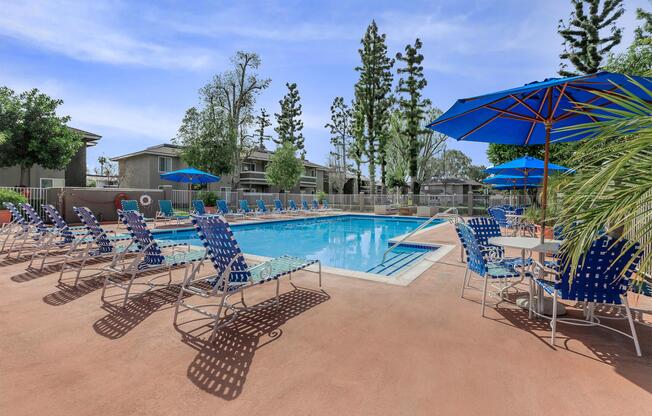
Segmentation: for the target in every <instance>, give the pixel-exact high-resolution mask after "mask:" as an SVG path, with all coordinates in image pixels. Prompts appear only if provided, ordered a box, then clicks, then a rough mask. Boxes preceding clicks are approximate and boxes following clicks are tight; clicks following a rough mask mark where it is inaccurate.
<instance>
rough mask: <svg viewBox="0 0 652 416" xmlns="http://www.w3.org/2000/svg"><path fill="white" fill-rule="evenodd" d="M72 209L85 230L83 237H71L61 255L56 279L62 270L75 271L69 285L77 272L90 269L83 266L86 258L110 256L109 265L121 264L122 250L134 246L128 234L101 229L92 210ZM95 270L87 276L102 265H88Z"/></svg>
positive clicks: (123, 254) (86, 261)
mask: <svg viewBox="0 0 652 416" xmlns="http://www.w3.org/2000/svg"><path fill="white" fill-rule="evenodd" d="M72 209H73V211H75V214H77V216H78V217H79V220H80V221H81V223H82V224H83V225H84V227H85V228H86V230H87V231H88V237H87V238H85V239H76V240H74V241H73V243H72V245H73V247H72V248H71V250H69V251H68V252H67V253H66V254H65V255H64V256H63V264H62V265H61V271H60V273H59V282H60V283H61V282H62V281H63V276H64V274H65V273H69V272H75V273H76V275H75V280H74V282H73V284H72V285H73V286H77V284H78V283H79V280H80V277H81V272H82V270H85V269H91V268H89V267H88V266H87V263H88V261H89V260H101V259H104V260H108V259H110V260H111V264H110V266H109V268H114V269H115V268H116V267H117V266H118V265H122V264H123V262H122V259H123V258H124V256H125V254H127V253H133V252H135V251H136V250H137V247H136V245H135V244H134V243H133V239H132V237H131V235H130V234H116V233H115V232H113V231H105V230H104V229H103V228H102V226H101V225H100V223H99V221H98V220H97V218H96V217H95V215H93V212H92V211H91V210H90V209H88V208H86V207H73V208H72ZM92 269H93V270H95V271H96V273H93V274H92V275H90V276H85V278H88V277H97V276H99V275H100V274H101V273H103V272H104V271H105V267H99V268H92Z"/></svg>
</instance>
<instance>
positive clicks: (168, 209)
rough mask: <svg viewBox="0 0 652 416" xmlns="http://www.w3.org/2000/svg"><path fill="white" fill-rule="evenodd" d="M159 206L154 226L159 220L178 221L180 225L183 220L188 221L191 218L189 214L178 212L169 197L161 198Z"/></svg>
mask: <svg viewBox="0 0 652 416" xmlns="http://www.w3.org/2000/svg"><path fill="white" fill-rule="evenodd" d="M158 208H159V210H158V211H157V212H156V216H155V218H154V226H156V221H157V220H165V221H176V222H177V225H179V224H181V222H183V221H186V220H188V219H189V218H190V216H189V215H185V214H178V213H176V212H175V210H174V207H173V206H172V201H170V200H169V199H160V200H159V201H158Z"/></svg>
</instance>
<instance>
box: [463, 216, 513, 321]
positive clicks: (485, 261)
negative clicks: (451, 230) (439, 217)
mask: <svg viewBox="0 0 652 416" xmlns="http://www.w3.org/2000/svg"><path fill="white" fill-rule="evenodd" d="M455 229H456V230H457V235H458V237H459V239H460V243H461V244H462V246H463V247H464V251H465V253H466V271H465V272H464V281H463V282H462V295H461V296H462V297H464V290H465V289H466V287H467V282H470V279H471V276H470V273H469V272H471V273H475V274H477V275H478V276H479V277H480V278H482V279H483V280H484V283H483V289H482V316H484V311H485V304H486V299H487V284H488V282H489V280H492V281H493V280H498V281H500V282H501V283H503V284H506V283H507V282H508V281H510V280H512V279H517V278H520V277H521V274H520V273H519V272H518V271H516V270H515V269H514V268H513V267H512V266H510V265H508V264H505V263H502V262H494V261H492V260H491V258H493V257H494V256H492V255H489V254H488V251H487V250H484V249H483V247H482V246H481V245H480V243H479V241H478V238H477V237H476V235H475V233H474V232H473V229H472V228H471V227H469V226H468V225H466V224H463V223H459V224H456V225H455Z"/></svg>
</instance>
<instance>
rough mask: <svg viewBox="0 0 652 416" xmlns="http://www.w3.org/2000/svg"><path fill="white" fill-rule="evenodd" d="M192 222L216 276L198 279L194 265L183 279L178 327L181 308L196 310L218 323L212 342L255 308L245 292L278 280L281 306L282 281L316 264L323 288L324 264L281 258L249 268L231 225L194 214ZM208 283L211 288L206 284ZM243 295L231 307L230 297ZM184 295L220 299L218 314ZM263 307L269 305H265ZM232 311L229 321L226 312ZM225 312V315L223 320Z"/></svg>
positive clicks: (175, 322) (277, 288)
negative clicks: (280, 281)
mask: <svg viewBox="0 0 652 416" xmlns="http://www.w3.org/2000/svg"><path fill="white" fill-rule="evenodd" d="M192 222H193V224H194V226H195V230H196V231H197V235H198V236H199V238H200V240H201V241H202V243H203V245H204V247H205V248H206V253H207V256H208V258H209V259H210V261H211V263H212V264H213V267H214V268H215V271H216V274H210V275H208V276H205V277H199V276H198V269H199V267H198V266H197V265H196V266H193V270H192V272H191V273H190V274H189V275H188V277H187V278H186V279H184V282H183V285H182V286H181V291H180V292H179V298H178V300H177V304H176V309H175V313H174V324H175V326H176V324H177V316H178V314H179V312H180V309H181V308H184V309H186V310H187V309H190V310H194V311H196V312H199V313H201V314H203V315H205V316H209V317H211V318H213V319H214V320H215V325H214V327H213V333H212V335H211V339H214V337H215V334H216V333H217V331H218V329H219V328H222V327H223V326H225V325H227V324H228V323H230V322H231V321H233V320H234V319H235V318H236V317H237V314H238V312H239V311H242V310H246V309H254V308H252V307H247V305H246V304H245V302H244V290H245V289H247V288H249V287H252V286H256V285H259V284H263V283H267V282H273V281H276V300H275V302H274V304H275V305H276V306H277V307H278V304H279V278H281V277H283V276H288V278H291V274H292V273H293V272H296V271H299V270H304V269H306V268H308V267H309V266H312V265H317V271H314V270H310V271H313V272H315V273H318V275H319V287H321V263H320V262H319V260H307V259H303V258H298V257H292V256H281V257H278V258H275V259H272V260H268V261H266V262H264V263H261V264H258V265H255V266H253V267H249V265H247V262H246V261H245V258H244V255H243V254H242V251H241V250H240V247H239V246H238V242H237V241H236V239H235V237H234V236H233V232H232V231H231V227H229V223H228V222H226V221H225V220H224V219H223V218H221V217H219V216H200V215H193V216H192ZM206 283H208V285H206ZM235 294H240V299H241V300H240V302H238V303H234V304H231V303H229V302H228V298H229V297H230V296H232V295H235ZM184 295H198V296H200V297H202V298H209V297H217V298H219V309H218V310H217V312H216V313H211V312H208V311H207V310H206V309H205V308H204V307H202V306H201V305H199V306H194V305H191V304H189V303H187V302H186V300H185V299H184ZM238 304H241V306H237V305H238ZM264 306H269V305H267V304H265V305H264ZM229 310H230V311H232V312H233V313H232V315H231V316H230V317H229V319H227V317H226V312H227V311H229ZM222 312H224V314H225V316H224V318H223V317H222ZM220 321H223V322H220Z"/></svg>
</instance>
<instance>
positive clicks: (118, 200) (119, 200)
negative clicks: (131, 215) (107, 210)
mask: <svg viewBox="0 0 652 416" xmlns="http://www.w3.org/2000/svg"><path fill="white" fill-rule="evenodd" d="M127 199H129V195H127V194H125V193H122V192H120V193H119V194H118V195H116V197H115V199H114V200H113V206H114V207H115V209H122V201H124V200H127Z"/></svg>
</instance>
